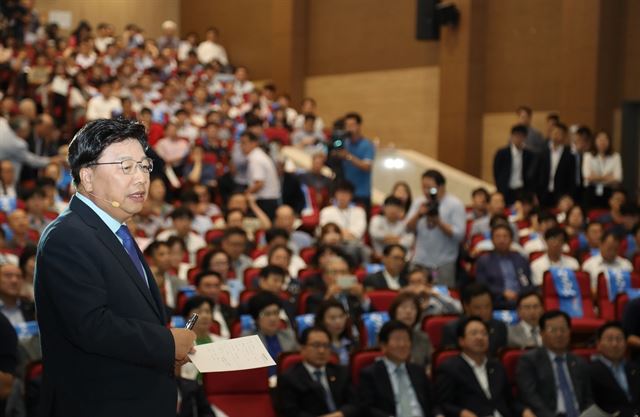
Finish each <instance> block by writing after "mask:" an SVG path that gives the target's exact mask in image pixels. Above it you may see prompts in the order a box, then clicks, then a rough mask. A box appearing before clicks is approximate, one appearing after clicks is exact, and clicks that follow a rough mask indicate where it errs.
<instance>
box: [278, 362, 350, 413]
mask: <svg viewBox="0 0 640 417" xmlns="http://www.w3.org/2000/svg"><path fill="white" fill-rule="evenodd" d="M325 369H326V373H327V380H328V381H329V388H330V389H331V396H332V397H333V401H334V403H335V405H336V407H337V411H342V413H343V414H344V415H345V417H353V416H357V415H359V411H358V407H357V405H356V404H351V401H352V399H353V397H354V395H353V389H352V386H351V381H350V378H349V371H348V370H347V368H345V367H343V366H340V365H333V364H327V366H326V368H325ZM277 394H278V403H279V408H280V412H281V413H282V415H283V416H284V417H312V416H319V415H323V414H328V413H329V409H328V408H327V403H326V402H325V394H324V389H323V388H322V385H320V383H319V382H317V381H316V380H315V378H314V377H313V376H311V375H309V372H307V370H306V368H305V367H304V365H303V364H302V362H300V363H297V364H296V365H294V366H293V367H292V368H291V369H289V370H287V372H285V373H284V374H282V375H281V376H280V377H279V378H278V391H277Z"/></svg>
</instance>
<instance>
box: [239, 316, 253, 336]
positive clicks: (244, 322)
mask: <svg viewBox="0 0 640 417" xmlns="http://www.w3.org/2000/svg"><path fill="white" fill-rule="evenodd" d="M240 328H241V329H242V331H243V332H253V331H255V330H256V322H255V321H254V320H253V317H251V316H250V315H249V314H243V315H241V316H240Z"/></svg>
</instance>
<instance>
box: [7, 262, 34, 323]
mask: <svg viewBox="0 0 640 417" xmlns="http://www.w3.org/2000/svg"><path fill="white" fill-rule="evenodd" d="M23 286H24V275H23V274H22V270H20V267H19V266H18V265H13V264H4V265H0V313H2V314H4V315H5V316H7V318H8V319H9V321H10V322H11V324H13V325H14V326H15V325H17V324H20V323H25V322H27V321H33V320H35V319H36V314H35V305H34V304H33V302H31V301H29V300H25V299H23V298H22V297H21V293H22V287H23Z"/></svg>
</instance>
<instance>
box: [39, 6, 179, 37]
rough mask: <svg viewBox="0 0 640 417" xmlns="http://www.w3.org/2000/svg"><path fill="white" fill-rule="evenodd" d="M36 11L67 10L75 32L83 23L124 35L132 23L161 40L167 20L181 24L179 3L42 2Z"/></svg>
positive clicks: (146, 33)
mask: <svg viewBox="0 0 640 417" xmlns="http://www.w3.org/2000/svg"><path fill="white" fill-rule="evenodd" d="M36 10H38V11H39V12H41V13H46V12H48V11H49V10H65V11H70V12H71V13H72V19H73V20H72V30H73V28H75V26H76V25H77V24H78V22H79V21H80V20H87V21H88V22H89V23H91V25H92V26H93V27H94V30H95V27H96V25H97V24H98V23H100V22H106V23H111V24H113V25H114V26H115V29H116V33H121V32H122V30H123V29H124V27H125V26H126V25H127V24H128V23H135V24H137V25H138V26H140V27H142V28H143V29H144V31H145V35H147V36H152V37H157V36H160V33H161V30H160V25H161V24H162V22H164V21H165V20H173V21H174V22H176V23H178V24H179V23H180V1H179V0H38V1H37V3H36Z"/></svg>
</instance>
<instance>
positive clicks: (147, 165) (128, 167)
mask: <svg viewBox="0 0 640 417" xmlns="http://www.w3.org/2000/svg"><path fill="white" fill-rule="evenodd" d="M116 164H117V165H120V167H121V168H122V172H123V173H124V175H133V174H134V172H135V168H136V166H137V167H138V168H140V171H142V173H143V174H150V173H151V171H153V160H152V159H151V158H143V159H142V161H134V160H133V159H125V160H124V161H119V162H92V163H90V164H88V166H93V165H116Z"/></svg>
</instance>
